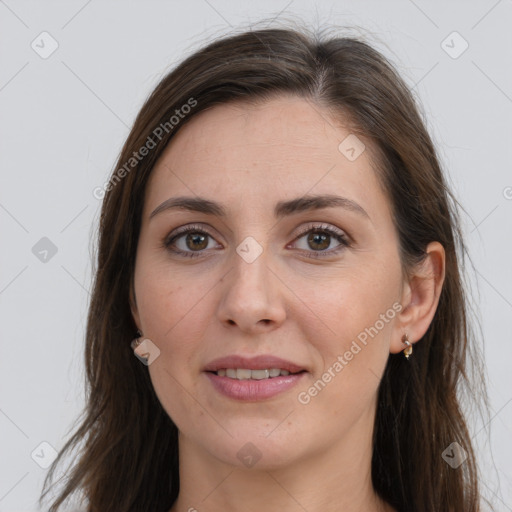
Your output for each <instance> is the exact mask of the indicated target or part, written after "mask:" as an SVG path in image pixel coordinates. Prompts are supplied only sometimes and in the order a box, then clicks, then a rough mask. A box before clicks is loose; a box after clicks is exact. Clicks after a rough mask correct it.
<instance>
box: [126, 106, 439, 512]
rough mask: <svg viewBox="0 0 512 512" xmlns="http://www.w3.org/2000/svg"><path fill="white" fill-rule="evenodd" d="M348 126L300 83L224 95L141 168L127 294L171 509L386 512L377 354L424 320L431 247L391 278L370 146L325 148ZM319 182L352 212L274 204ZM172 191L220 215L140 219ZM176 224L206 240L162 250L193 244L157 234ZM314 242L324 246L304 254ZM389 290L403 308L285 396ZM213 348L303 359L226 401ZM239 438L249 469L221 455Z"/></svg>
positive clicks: (434, 287)
mask: <svg viewBox="0 0 512 512" xmlns="http://www.w3.org/2000/svg"><path fill="white" fill-rule="evenodd" d="M349 133H350V131H349V130H348V129H347V128H346V127H344V126H343V124H342V123H341V122H340V120H339V119H338V120H335V119H334V118H333V117H332V116H330V115H329V114H328V112H327V111H326V110H325V109H323V108H322V107H320V106H318V105H315V104H313V103H311V102H310V101H308V100H305V99H301V98H296V97H289V96H279V97H276V98H273V99H271V100H266V101H264V102H260V103H258V104H257V105H249V104H246V103H237V104H226V105H221V106H216V107H214V108H212V109H210V110H207V111H204V112H202V113H200V114H199V115H197V116H195V117H194V118H193V119H191V120H190V122H189V123H188V124H187V125H185V126H184V127H183V128H182V129H181V130H180V131H179V132H178V133H177V135H176V137H175V138H174V139H173V141H172V143H171V144H170V145H169V147H168V148H166V150H165V152H164V154H163V155H162V157H161V158H160V160H159V161H158V163H157V165H156V166H155V168H154V170H153V173H152V176H151V179H150V182H149V184H148V188H147V190H146V197H145V204H144V210H143V220H142V227H141V233H140V238H139V244H138V251H137V261H136V269H135V279H134V287H135V289H134V290H132V293H131V304H132V314H133V317H134V320H135V322H136V324H137V326H138V327H139V328H140V330H141V331H142V332H143V333H144V337H145V338H149V339H150V340H151V341H152V342H153V343H154V344H155V345H156V346H157V347H158V348H159V350H160V355H159V357H158V358H157V359H156V360H155V361H154V362H152V363H151V364H150V365H149V366H148V370H149V373H150V377H151V381H152V383H153V386H154V388H155V391H156V393H157V396H158V398H159V400H160V402H161V403H162V406H163V407H164V409H165V410H166V411H167V413H168V414H169V416H170V417H171V418H172V419H173V421H174V422H175V424H176V425H177V427H178V429H179V432H180V437H179V450H180V481H181V484H180V494H179V497H178V500H177V502H176V503H175V504H174V506H173V507H172V509H171V511H172V512H182V511H183V512H184V511H189V510H191V509H192V510H194V509H196V510H198V511H199V512H201V511H203V510H205V511H206V510H207V511H215V512H216V511H221V510H222V511H225V510H250V511H257V512H260V511H261V510H281V511H284V512H288V511H290V512H291V511H303V510H304V509H306V510H307V511H308V512H316V511H320V510H322V511H323V512H326V511H334V510H337V511H339V510H343V511H346V512H356V511H365V512H368V511H370V512H371V511H381V510H388V511H389V510H392V509H391V508H390V507H389V506H387V505H386V504H385V503H383V502H382V501H381V500H380V499H379V498H378V497H377V496H376V494H375V492H374V490H373V487H372V483H371V455H372V446H371V439H372V431H373V421H374V417H375V408H376V397H377V390H378V386H379V382H380V379H381V376H382V373H383V371H384V368H385V365H386V361H387V358H388V356H389V354H390V353H397V352H400V351H402V350H403V349H404V348H405V345H404V344H403V342H402V336H403V335H404V333H407V334H408V336H409V339H410V340H411V341H412V342H413V343H414V342H415V341H416V340H418V339H420V338H421V337H422V336H423V334H424V333H425V332H426V330H427V328H428V326H429V324H430V322H431V321H432V318H433V316H434V313H435V310H436V307H437V304H438V299H439V294H440V291H441V287H442V282H443V279H444V264H445V263H444V251H443V248H442V246H441V245H440V244H439V243H437V242H432V243H431V244H430V245H429V246H428V248H427V252H428V256H427V258H426V259H425V262H424V263H423V264H422V265H420V266H418V268H416V269H412V271H411V273H410V275H409V277H406V276H405V273H404V272H403V269H402V266H401V263H400V259H399V253H398V238H397V232H396V229H395V226H394V224H393V222H392V218H391V213H390V204H389V200H388V198H387V196H386V194H385V192H384V191H383V190H382V188H381V186H380V185H379V182H378V180H377V176H376V174H375V171H374V170H373V168H372V165H371V160H370V155H369V151H368V150H366V151H364V152H363V153H362V154H361V155H360V156H359V157H358V158H357V159H356V160H355V161H349V160H348V159H347V158H346V157H345V156H344V154H342V153H341V152H340V151H339V150H338V145H339V144H340V142H341V141H343V140H344V139H345V137H346V136H347V135H349ZM361 140H363V139H361ZM364 143H365V144H366V147H367V148H369V147H370V141H367V140H364ZM325 193H328V194H336V195H339V196H343V197H346V198H348V199H350V200H352V201H355V202H356V203H357V204H358V205H359V206H360V207H361V208H363V209H364V210H365V212H366V213H367V217H366V216H365V215H362V214H358V213H357V212H354V211H351V210H347V209H345V208H340V207H335V208H324V209H321V210H314V211H309V212H301V213H296V214H292V215H290V216H287V217H284V218H282V219H279V220H277V219H276V218H275V217H274V214H273V210H274V205H275V204H276V203H277V202H278V201H284V200H290V199H294V198H298V197H301V196H303V195H305V194H325ZM182 195H186V196H196V195H197V196H201V197H204V198H207V199H210V200H213V201H216V202H220V203H222V204H223V205H225V207H226V209H227V212H228V213H227V215H226V217H225V218H221V217H218V216H215V215H209V214H205V213H197V212H190V211H186V210H179V209H173V210H167V211H163V212H161V213H159V214H157V215H155V216H154V217H153V218H152V219H151V220H149V216H150V213H151V212H152V211H153V210H154V209H155V208H157V207H158V206H159V205H160V204H161V203H162V202H164V201H165V200H167V199H169V198H171V197H176V196H182ZM191 224H194V225H195V224H199V225H200V227H201V228H202V229H204V230H206V231H207V232H208V233H209V234H210V236H211V238H209V237H208V238H207V239H206V240H207V242H205V243H204V245H202V246H201V248H200V249H199V250H198V249H194V246H193V245H192V243H190V244H189V245H187V244H186V237H187V235H186V234H185V235H183V236H182V237H181V239H179V240H177V241H176V242H175V244H174V247H177V248H179V249H182V250H184V251H188V252H194V250H195V252H196V253H197V252H198V251H199V253H200V255H199V257H196V258H187V257H185V256H180V255H177V254H174V253H172V252H171V251H170V249H168V248H165V247H164V246H163V240H165V239H166V237H168V235H169V234H171V232H173V231H174V230H175V229H176V228H178V227H180V226H184V225H191ZM311 224H312V225H313V226H315V225H319V224H324V225H327V226H329V227H333V228H338V229H339V230H342V231H343V232H344V233H346V235H347V236H348V237H349V241H350V245H349V246H348V247H343V246H342V247H341V250H340V251H339V252H337V253H334V252H332V251H334V250H335V249H336V248H338V247H339V242H338V241H337V240H336V238H335V237H334V236H332V237H330V238H329V237H328V238H327V244H329V245H327V248H326V249H325V248H323V247H325V246H321V243H320V244H319V243H318V242H317V243H316V245H315V242H314V241H313V242H311V241H310V242H309V243H308V235H307V233H306V234H305V235H304V234H300V233H299V231H298V230H299V229H300V228H301V227H308V226H310V225H311ZM249 236H250V237H253V238H254V239H255V240H257V242H258V243H259V244H260V245H261V247H262V249H263V252H262V254H261V255H260V256H259V257H258V258H257V259H256V260H255V261H253V262H252V263H247V262H246V261H245V260H244V259H243V258H242V257H240V256H239V254H238V253H237V252H236V248H237V246H238V245H239V244H240V243H241V242H242V241H243V240H244V239H245V238H246V237H249ZM298 236H300V238H298ZM329 242H330V243H329ZM206 243H208V245H206ZM319 245H320V246H321V247H320V248H319ZM191 247H192V248H191ZM202 247H206V248H202ZM322 251H323V253H324V254H325V256H324V257H323V258H322V257H319V258H316V259H315V258H310V257H307V255H308V254H309V255H311V254H313V255H314V254H318V253H319V252H322ZM329 251H331V252H330V253H329ZM397 303H398V304H401V306H402V310H401V311H400V312H399V313H396V314H395V315H394V318H392V319H391V320H388V322H387V323H385V325H384V327H383V328H382V329H380V330H379V332H378V334H377V335H375V336H374V337H373V338H369V341H368V343H367V345H366V346H364V345H361V344H360V345H361V347H362V349H361V350H360V351H359V352H358V353H357V354H356V355H354V357H353V358H352V359H351V360H350V361H349V362H348V363H347V364H346V366H344V368H343V370H342V371H341V372H338V373H336V372H335V373H334V375H335V376H334V377H333V378H332V379H331V380H330V382H329V383H328V384H327V385H326V386H325V387H324V388H323V389H322V390H321V391H320V392H319V393H318V394H317V395H316V396H314V397H312V398H311V400H310V401H309V403H307V404H302V403H300V402H299V401H298V394H299V393H300V392H301V391H305V390H306V391H307V389H308V388H309V387H311V386H312V385H313V384H314V383H315V381H317V380H318V379H319V378H321V376H322V374H323V373H324V372H325V371H327V370H328V368H329V367H332V366H333V363H334V362H335V361H336V360H337V358H338V356H340V355H342V356H343V354H344V353H345V352H346V351H347V350H349V349H350V346H351V344H352V342H353V340H355V339H357V336H358V334H360V333H361V332H362V331H364V329H365V328H369V327H370V326H374V325H375V323H376V321H377V320H379V318H380V317H379V315H381V314H385V313H386V312H387V311H389V310H390V309H392V306H393V304H397ZM230 354H245V355H257V354H273V355H276V356H278V357H282V358H284V359H287V360H290V361H292V362H294V363H297V364H299V365H301V366H302V367H304V368H305V369H307V371H308V373H307V374H306V375H305V377H304V378H303V379H302V382H301V383H300V385H299V386H296V387H294V388H292V389H290V390H288V391H286V392H284V393H281V394H279V395H277V396H276V397H273V398H271V399H267V400H264V401H260V402H246V403H242V402H239V401H236V400H233V399H230V398H227V397H225V396H223V395H221V394H219V393H218V392H217V391H216V390H215V389H214V388H213V387H212V385H211V384H210V382H209V380H208V379H207V378H206V376H205V374H204V373H203V372H202V368H203V367H204V365H205V364H207V363H208V362H210V361H212V360H213V359H216V358H218V357H220V356H226V355H230ZM411 357H414V354H413V355H412V356H411ZM331 375H332V370H331ZM248 442H251V443H253V445H255V446H256V447H257V449H258V450H259V452H260V453H261V459H259V460H258V462H257V463H256V464H255V465H254V466H253V467H252V468H248V467H246V466H245V465H244V464H243V463H242V462H241V461H240V460H239V459H238V458H237V453H238V451H239V450H240V449H241V448H242V447H243V446H244V445H246V443H248Z"/></svg>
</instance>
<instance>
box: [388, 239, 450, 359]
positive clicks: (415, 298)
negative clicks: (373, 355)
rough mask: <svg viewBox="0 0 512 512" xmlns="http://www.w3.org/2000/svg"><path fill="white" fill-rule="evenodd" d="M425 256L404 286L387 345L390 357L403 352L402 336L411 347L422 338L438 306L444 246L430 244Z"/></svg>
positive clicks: (443, 275) (443, 273)
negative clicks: (407, 338) (399, 306)
mask: <svg viewBox="0 0 512 512" xmlns="http://www.w3.org/2000/svg"><path fill="white" fill-rule="evenodd" d="M426 253H427V255H426V257H425V259H424V260H423V261H422V262H421V263H419V264H418V266H417V267H415V268H414V269H413V270H412V272H411V274H410V277H409V279H408V281H407V282H406V283H405V284H404V287H403V292H402V297H401V304H402V310H401V311H400V313H399V314H398V316H397V321H396V323H395V327H394V332H393V339H392V341H391V346H390V352H391V353H393V354H396V353H398V352H400V351H402V350H404V348H405V345H404V343H403V342H402V336H403V335H404V334H407V335H408V337H409V341H410V342H411V343H413V344H414V343H415V342H416V341H418V340H419V339H421V338H422V337H423V336H424V335H425V333H426V332H427V329H428V328H429V326H430V324H431V322H432V319H433V318H434V315H435V312H436V310H437V306H438V304H439V297H440V295H441V290H442V288H443V282H444V277H445V252H444V247H443V246H442V245H441V244H440V243H439V242H431V243H430V244H428V246H427V250H426Z"/></svg>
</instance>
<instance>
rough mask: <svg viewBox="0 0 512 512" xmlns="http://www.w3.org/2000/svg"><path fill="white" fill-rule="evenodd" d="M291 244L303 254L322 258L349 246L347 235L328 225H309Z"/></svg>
mask: <svg viewBox="0 0 512 512" xmlns="http://www.w3.org/2000/svg"><path fill="white" fill-rule="evenodd" d="M333 242H334V244H336V245H333ZM293 246H295V247H296V248H297V249H300V251H301V252H302V253H303V254H304V255H305V256H308V257H311V258H322V257H324V256H325V257H327V256H333V255H335V254H337V253H338V252H340V251H342V250H343V249H345V248H346V247H350V243H349V239H348V237H347V235H346V234H345V233H344V232H343V231H341V230H338V229H337V228H334V227H331V226H329V225H321V226H318V225H317V226H315V225H313V226H311V225H309V226H306V228H304V229H303V230H302V233H301V234H300V235H299V236H298V237H297V238H296V239H295V241H294V242H293Z"/></svg>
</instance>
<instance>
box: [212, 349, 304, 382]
mask: <svg viewBox="0 0 512 512" xmlns="http://www.w3.org/2000/svg"><path fill="white" fill-rule="evenodd" d="M222 368H247V369H250V370H264V369H265V368H269V369H270V368H280V369H281V370H288V371H289V372H290V373H297V372H300V371H302V370H306V368H304V367H303V366H299V365H297V364H295V363H292V362H291V361H286V360H285V359H281V358H280V357H275V356H272V355H260V356H255V357H246V356H239V355H231V356H227V357H220V358H219V359H215V360H214V361H211V362H210V363H208V364H207V365H206V366H205V367H204V368H203V371H205V372H216V371H217V370H221V369H222ZM275 378H276V379H277V377H275Z"/></svg>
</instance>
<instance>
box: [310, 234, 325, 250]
mask: <svg viewBox="0 0 512 512" xmlns="http://www.w3.org/2000/svg"><path fill="white" fill-rule="evenodd" d="M330 242H331V235H327V234H324V233H315V232H311V233H309V235H308V244H309V247H311V249H313V250H314V251H324V250H325V249H327V248H328V247H329V245H330Z"/></svg>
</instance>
